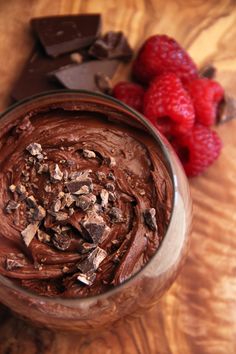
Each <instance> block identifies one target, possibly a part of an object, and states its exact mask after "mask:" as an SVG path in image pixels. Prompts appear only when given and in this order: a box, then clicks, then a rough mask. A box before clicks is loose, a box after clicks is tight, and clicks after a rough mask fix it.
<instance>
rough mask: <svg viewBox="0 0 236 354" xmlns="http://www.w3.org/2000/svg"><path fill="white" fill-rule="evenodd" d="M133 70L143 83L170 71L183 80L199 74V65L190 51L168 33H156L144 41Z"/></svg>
mask: <svg viewBox="0 0 236 354" xmlns="http://www.w3.org/2000/svg"><path fill="white" fill-rule="evenodd" d="M132 71H133V75H134V77H135V78H136V79H137V80H138V81H141V82H143V83H148V82H149V81H150V80H151V79H153V78H154V77H155V76H157V75H160V74H163V73H168V72H172V73H175V74H176V75H177V76H179V77H180V78H181V79H182V80H183V81H188V80H191V79H194V78H196V77H197V76H198V75H197V67H196V65H195V63H194V62H193V60H192V59H191V58H190V56H189V55H188V53H187V52H186V51H185V50H184V49H183V48H182V47H181V46H180V45H179V44H178V43H177V42H176V41H175V40H174V39H173V38H170V37H168V36H166V35H155V36H152V37H150V38H148V39H147V40H146V41H145V42H144V44H143V46H142V47H141V49H140V51H139V53H138V56H137V58H136V60H135V61H134V64H133V69H132Z"/></svg>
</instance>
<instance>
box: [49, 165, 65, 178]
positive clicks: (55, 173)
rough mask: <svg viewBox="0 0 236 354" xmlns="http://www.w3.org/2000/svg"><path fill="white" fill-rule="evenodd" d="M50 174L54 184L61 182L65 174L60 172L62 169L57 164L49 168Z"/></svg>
mask: <svg viewBox="0 0 236 354" xmlns="http://www.w3.org/2000/svg"><path fill="white" fill-rule="evenodd" d="M49 173H50V177H51V180H52V182H58V181H61V180H62V178H63V172H62V171H61V170H60V167H59V166H58V164H57V163H56V164H55V165H53V166H50V167H49Z"/></svg>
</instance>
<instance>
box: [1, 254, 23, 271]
mask: <svg viewBox="0 0 236 354" xmlns="http://www.w3.org/2000/svg"><path fill="white" fill-rule="evenodd" d="M22 267H24V265H23V264H22V262H20V261H19V260H17V259H13V258H9V257H7V258H6V261H5V268H6V270H10V271H11V270H15V269H18V268H22Z"/></svg>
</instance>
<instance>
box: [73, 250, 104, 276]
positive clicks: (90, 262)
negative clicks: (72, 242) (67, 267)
mask: <svg viewBox="0 0 236 354" xmlns="http://www.w3.org/2000/svg"><path fill="white" fill-rule="evenodd" d="M106 256H107V252H106V251H105V250H103V249H102V248H100V247H98V246H97V247H96V248H95V249H94V250H93V251H92V252H91V253H89V255H88V257H87V258H85V259H84V260H83V261H82V262H80V263H79V264H77V267H78V269H79V270H80V271H81V272H82V273H84V274H85V273H88V272H93V271H95V270H97V269H98V267H99V265H100V264H101V263H102V261H103V260H104V259H105V258H106Z"/></svg>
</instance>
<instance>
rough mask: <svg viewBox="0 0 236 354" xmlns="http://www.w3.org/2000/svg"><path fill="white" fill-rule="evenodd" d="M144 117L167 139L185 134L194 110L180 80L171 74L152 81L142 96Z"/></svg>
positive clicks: (192, 119)
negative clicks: (170, 136)
mask: <svg viewBox="0 0 236 354" xmlns="http://www.w3.org/2000/svg"><path fill="white" fill-rule="evenodd" d="M144 115H145V116H146V117H147V118H148V119H149V120H150V121H151V122H152V123H153V124H154V125H155V127H156V128H157V129H158V130H160V131H161V132H162V133H163V134H164V135H166V136H167V137H168V136H169V135H179V134H185V133H187V132H188V131H189V130H190V129H191V128H192V127H193V124H194V118H195V115H194V108H193V104H192V101H191V98H190V96H189V94H188V93H187V91H186V90H185V88H184V87H183V84H182V82H181V80H180V79H179V78H178V77H177V76H176V75H175V74H173V73H169V74H163V75H161V76H158V77H157V78H156V79H154V80H153V81H152V83H151V85H150V87H149V89H148V90H147V91H146V93H145V95H144Z"/></svg>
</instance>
